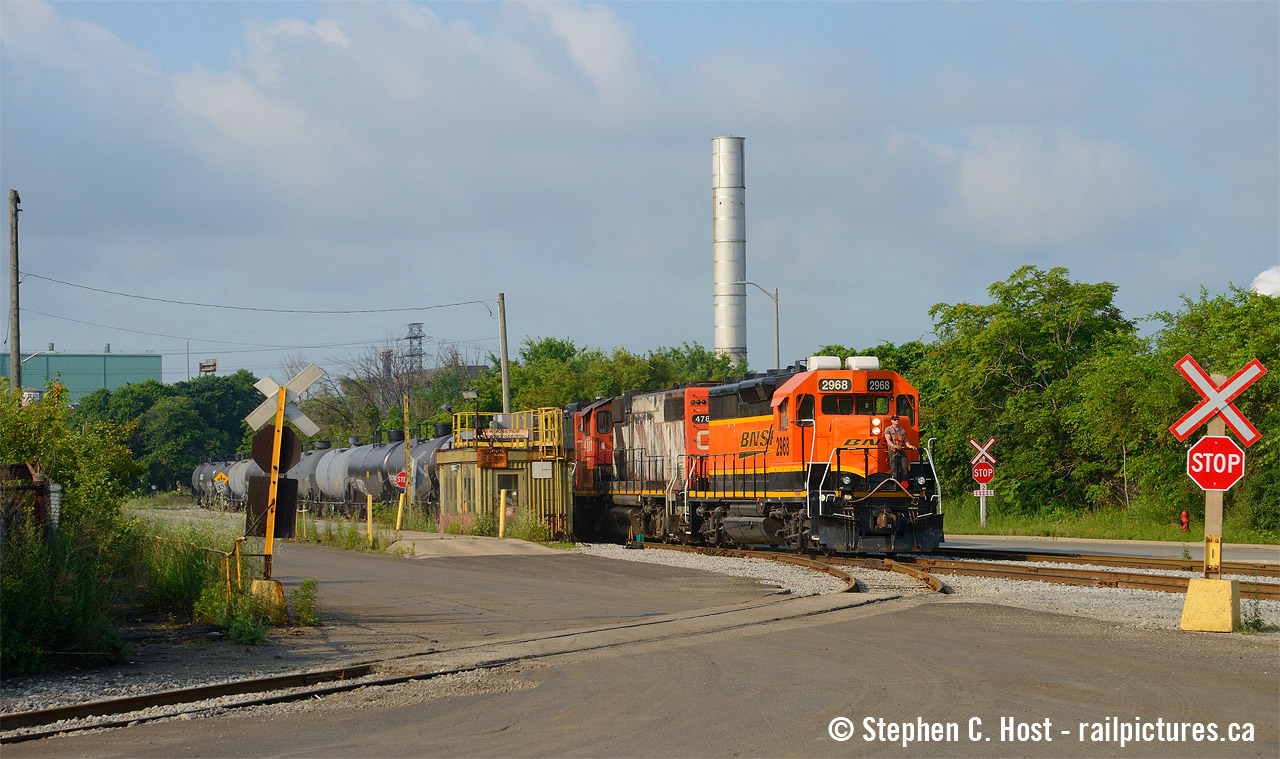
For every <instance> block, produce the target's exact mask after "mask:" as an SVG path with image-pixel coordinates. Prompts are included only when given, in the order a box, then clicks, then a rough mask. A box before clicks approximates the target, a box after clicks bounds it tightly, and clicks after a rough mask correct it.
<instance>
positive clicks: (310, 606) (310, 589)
mask: <svg viewBox="0 0 1280 759" xmlns="http://www.w3.org/2000/svg"><path fill="white" fill-rule="evenodd" d="M316 584H317V583H316V578H314V577H308V578H307V579H305V580H303V581H302V585H300V586H298V587H296V588H294V589H293V619H294V621H296V622H297V623H298V624H300V625H307V626H308V627H316V626H318V625H320V624H322V623H323V622H324V619H323V618H322V617H321V616H320V605H319V602H318V601H317V600H316Z"/></svg>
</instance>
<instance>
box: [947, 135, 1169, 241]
mask: <svg viewBox="0 0 1280 759" xmlns="http://www.w3.org/2000/svg"><path fill="white" fill-rule="evenodd" d="M972 144H973V147H972V148H971V149H966V150H960V151H959V152H958V154H957V176H956V186H955V190H956V194H957V197H956V202H955V205H954V207H953V208H952V210H951V215H952V218H953V220H954V221H955V223H956V224H957V225H958V226H960V227H961V228H964V229H967V230H969V231H970V232H971V233H972V234H973V235H974V236H975V237H976V238H977V239H978V240H980V241H984V242H987V243H989V244H992V245H996V246H998V247H999V248H1001V249H1005V250H1012V251H1017V250H1032V251H1038V250H1055V249H1063V248H1070V247H1075V246H1087V245H1097V244H1110V245H1115V244H1116V243H1117V242H1122V241H1129V240H1132V239H1133V238H1135V237H1137V236H1139V235H1140V234H1141V233H1143V232H1147V231H1149V227H1150V226H1151V224H1152V222H1153V221H1156V220H1159V219H1161V218H1163V217H1164V216H1166V215H1167V214H1169V213H1170V212H1171V211H1172V209H1173V207H1174V203H1175V200H1176V196H1177V192H1176V190H1175V188H1174V187H1173V186H1172V185H1170V184H1169V183H1168V182H1167V181H1165V180H1164V179H1163V178H1162V177H1161V176H1160V174H1159V172H1158V171H1157V169H1156V168H1155V166H1154V165H1153V163H1152V161H1151V160H1150V159H1149V158H1147V157H1146V156H1145V155H1143V154H1142V153H1141V152H1139V151H1138V150H1136V149H1134V148H1133V147H1131V146H1128V145H1125V144H1122V143H1119V142H1115V141H1111V140H1088V139H1085V138H1084V137H1082V136H1081V135H1079V134H1077V133H1075V132H1073V131H1070V130H1066V129H1056V128H1055V129H1033V128H1026V127H1021V128H1012V127H1004V128H996V127H986V128H982V129H979V130H977V131H976V132H974V133H973V135H972ZM952 152H953V151H952V149H951V148H946V149H945V151H942V152H941V154H942V155H944V156H945V155H948V154H951V153H952Z"/></svg>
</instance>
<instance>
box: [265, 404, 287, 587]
mask: <svg viewBox="0 0 1280 759" xmlns="http://www.w3.org/2000/svg"><path fill="white" fill-rule="evenodd" d="M284 400H285V392H284V388H280V390H279V392H278V393H277V401H276V429H275V434H274V435H272V443H271V486H270V487H269V488H268V489H267V547H266V550H265V551H264V553H266V555H267V557H266V560H265V561H264V562H263V568H262V579H264V580H270V579H271V559H272V551H273V549H274V546H275V536H276V490H277V488H279V487H280V437H281V435H283V434H284Z"/></svg>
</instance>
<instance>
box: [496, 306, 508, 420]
mask: <svg viewBox="0 0 1280 759" xmlns="http://www.w3.org/2000/svg"><path fill="white" fill-rule="evenodd" d="M498 344H499V347H500V349H501V351H502V413H504V414H510V413H511V371H510V369H509V368H508V366H507V301H506V296H504V295H503V294H502V293H498Z"/></svg>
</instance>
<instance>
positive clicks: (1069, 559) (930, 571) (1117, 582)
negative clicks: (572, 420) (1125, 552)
mask: <svg viewBox="0 0 1280 759" xmlns="http://www.w3.org/2000/svg"><path fill="white" fill-rule="evenodd" d="M635 545H643V546H645V547H647V548H660V549H664V550H673V551H686V552H693V553H703V554H710V555H714V556H737V557H741V558H761V559H770V560H773V561H780V562H784V563H788V564H796V565H798V566H805V567H809V568H811V569H817V570H819V571H822V572H826V573H827V574H831V575H833V576H836V577H837V578H839V579H842V580H843V581H844V582H845V583H846V587H845V588H844V590H843V591H841V592H850V591H854V590H856V587H855V582H854V580H853V578H852V577H849V576H848V575H847V574H846V573H844V572H843V570H840V569H839V567H838V566H837V564H839V565H844V566H850V565H852V566H862V567H868V568H871V569H880V570H888V571H893V572H900V573H902V574H907V575H910V576H912V577H915V578H916V579H918V580H920V581H921V582H923V583H925V584H927V585H928V586H929V587H931V588H932V589H933V590H935V591H939V592H943V593H946V592H949V591H948V590H947V588H946V586H945V585H943V584H942V583H941V581H939V580H938V579H937V577H935V576H934V575H939V574H951V575H967V576H971V577H992V578H996V579H1001V580H1024V581H1033V582H1050V583H1057V584H1061V585H1077V586H1084V587H1095V588H1128V589H1133V590H1156V591H1161V592H1164V593H1186V592H1187V581H1188V578H1186V577H1174V576H1171V575H1159V574H1144V573H1139V572H1126V571H1123V570H1120V569H1111V568H1102V567H1126V568H1130V569H1135V568H1136V569H1153V570H1161V571H1171V570H1172V571H1195V570H1197V569H1200V568H1201V566H1202V565H1201V563H1200V562H1195V561H1188V560H1185V559H1146V558H1141V557H1134V556H1120V557H1117V556H1104V555H1101V554H1061V553H1055V554H1051V553H1037V552H1031V551H977V550H964V549H951V550H949V551H948V552H947V554H948V555H950V556H957V555H961V554H963V555H965V556H974V557H975V558H977V557H981V558H987V557H991V556H995V557H998V558H999V559H1000V562H1011V561H1012V562H1024V563H1025V562H1032V561H1057V562H1060V563H1069V564H1088V565H1096V566H1099V568H1098V569H1069V568H1065V567H1037V566H1029V565H1028V566H1018V565H1017V564H1010V563H1000V562H981V561H975V560H962V559H959V558H957V559H946V558H934V556H933V555H930V556H895V557H893V558H892V559H888V558H868V557H861V556H842V555H839V554H834V555H832V556H830V557H827V558H826V559H825V560H823V561H817V560H814V559H808V558H805V557H802V556H797V555H796V554H793V553H783V552H780V551H771V550H743V549H732V548H706V547H698V546H684V545H674V544H663V543H644V544H635ZM1222 569H1223V572H1224V573H1228V574H1254V575H1255V576H1280V566H1277V565H1274V564H1264V563H1261V562H1224V563H1223V567H1222ZM1240 595H1241V597H1243V598H1251V599H1257V600H1260V601H1280V584H1277V583H1267V582H1257V581H1242V582H1241V583H1240Z"/></svg>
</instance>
